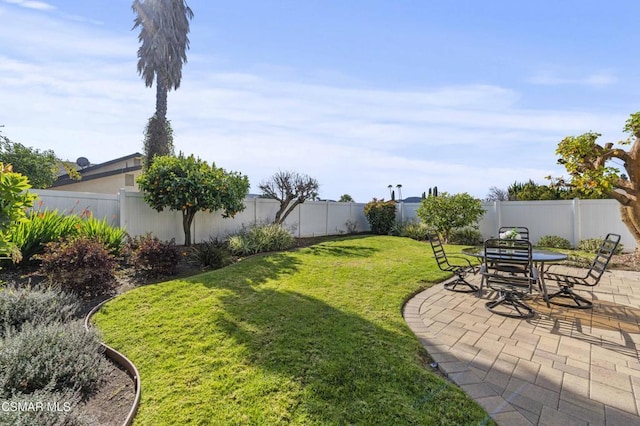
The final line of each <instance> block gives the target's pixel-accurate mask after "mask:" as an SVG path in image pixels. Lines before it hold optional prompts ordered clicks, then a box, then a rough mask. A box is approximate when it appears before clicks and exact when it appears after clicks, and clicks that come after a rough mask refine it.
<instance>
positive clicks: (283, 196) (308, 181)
mask: <svg viewBox="0 0 640 426" xmlns="http://www.w3.org/2000/svg"><path fill="white" fill-rule="evenodd" d="M319 187H320V185H319V184H318V181H317V180H315V179H314V178H312V177H310V176H307V175H305V174H300V173H298V172H293V171H279V172H277V173H276V174H274V175H273V176H271V177H270V178H269V179H268V180H266V181H263V182H262V183H261V184H260V185H258V188H260V191H262V196H263V197H264V198H271V199H273V200H278V201H279V202H280V208H279V209H278V211H277V212H276V217H275V219H274V221H273V223H277V224H282V223H283V222H284V220H285V219H286V218H287V216H289V214H290V213H291V212H292V211H293V209H295V208H296V206H298V205H299V204H302V203H304V202H305V201H307V200H310V199H312V198H313V197H315V196H317V194H318V188H319Z"/></svg>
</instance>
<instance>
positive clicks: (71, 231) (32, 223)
mask: <svg viewBox="0 0 640 426" xmlns="http://www.w3.org/2000/svg"><path fill="white" fill-rule="evenodd" d="M87 213H88V212H83V213H82V214H81V216H77V215H75V214H68V215H65V214H63V213H60V212H58V210H47V209H44V210H41V211H34V212H32V213H31V214H30V215H29V219H30V220H29V221H28V222H24V223H21V224H20V225H18V227H17V229H16V231H15V232H14V233H13V236H12V241H13V243H14V244H15V245H16V246H17V247H18V249H19V250H20V252H21V254H22V261H23V262H25V261H28V260H30V259H31V258H32V257H33V256H35V255H37V254H41V253H42V252H43V251H44V246H45V244H47V243H50V242H54V241H59V240H61V239H63V238H67V237H70V236H85V237H90V238H96V239H98V240H100V241H102V242H103V243H104V244H105V246H107V248H108V249H109V251H110V252H111V253H112V254H114V255H116V256H117V255H119V254H120V249H121V248H122V243H123V239H124V237H125V235H126V232H125V230H124V229H122V228H118V227H113V226H111V225H109V224H108V223H107V220H106V219H103V220H98V219H96V218H94V217H91V216H90V215H88V214H87Z"/></svg>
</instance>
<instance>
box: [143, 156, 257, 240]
mask: <svg viewBox="0 0 640 426" xmlns="http://www.w3.org/2000/svg"><path fill="white" fill-rule="evenodd" d="M138 186H139V187H140V189H141V190H142V191H144V200H145V201H146V202H147V204H149V206H151V208H153V209H155V210H157V211H159V212H161V211H163V210H164V209H165V208H168V209H169V210H178V211H181V212H182V227H183V229H184V245H185V246H189V245H191V224H192V223H193V218H194V217H195V215H196V213H197V212H198V211H200V210H202V211H206V210H208V211H210V212H213V211H218V210H222V211H223V213H222V216H223V217H233V216H235V214H236V213H238V212H241V211H242V210H244V208H245V206H244V199H245V197H246V196H247V194H248V193H249V179H248V178H247V177H246V176H243V175H241V174H240V173H237V172H227V171H225V170H224V169H222V168H218V167H216V166H215V164H212V165H211V166H209V165H208V164H207V162H206V161H203V160H201V159H199V158H195V157H194V156H193V155H190V156H188V157H185V156H184V155H183V154H182V153H180V154H179V155H178V156H177V157H174V156H169V155H165V156H159V157H155V158H154V161H153V164H152V165H151V166H150V167H149V168H148V169H147V170H145V171H144V173H142V175H140V177H139V178H138Z"/></svg>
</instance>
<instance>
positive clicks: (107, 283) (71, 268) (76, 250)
mask: <svg viewBox="0 0 640 426" xmlns="http://www.w3.org/2000/svg"><path fill="white" fill-rule="evenodd" d="M37 259H39V260H40V261H41V263H40V269H39V272H38V273H39V274H41V275H45V276H47V277H48V278H49V282H50V283H51V284H53V285H56V286H59V288H60V289H61V290H63V291H67V292H70V293H74V294H76V295H78V296H80V297H87V298H91V297H95V296H100V295H103V294H107V293H108V292H109V291H110V290H112V288H113V285H114V284H115V270H116V266H117V263H116V261H115V258H114V257H113V255H112V254H110V253H109V252H108V251H107V249H106V248H105V246H104V244H103V243H102V242H100V241H98V240H96V239H91V238H87V237H69V238H65V239H63V240H62V241H60V242H52V243H47V244H46V245H45V248H44V253H43V254H42V255H38V256H37Z"/></svg>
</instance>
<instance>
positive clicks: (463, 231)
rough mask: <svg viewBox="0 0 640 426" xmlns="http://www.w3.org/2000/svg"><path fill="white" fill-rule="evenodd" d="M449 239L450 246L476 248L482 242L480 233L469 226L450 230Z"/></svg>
mask: <svg viewBox="0 0 640 426" xmlns="http://www.w3.org/2000/svg"><path fill="white" fill-rule="evenodd" d="M449 239H450V240H449V242H450V243H451V244H460V245H465V246H476V245H480V244H482V242H483V238H482V234H481V233H480V231H479V230H477V229H475V228H472V227H469V226H465V227H463V228H456V229H454V230H452V231H451V235H450V236H449Z"/></svg>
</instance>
